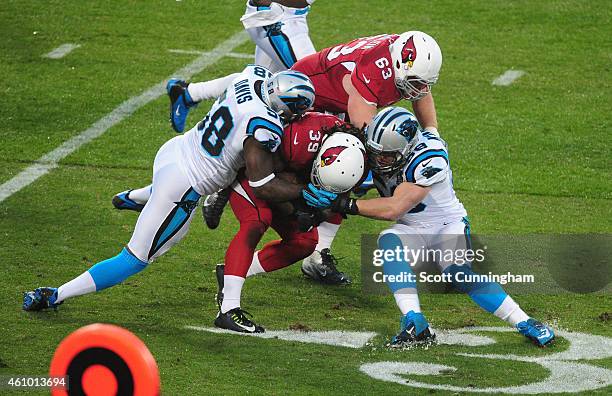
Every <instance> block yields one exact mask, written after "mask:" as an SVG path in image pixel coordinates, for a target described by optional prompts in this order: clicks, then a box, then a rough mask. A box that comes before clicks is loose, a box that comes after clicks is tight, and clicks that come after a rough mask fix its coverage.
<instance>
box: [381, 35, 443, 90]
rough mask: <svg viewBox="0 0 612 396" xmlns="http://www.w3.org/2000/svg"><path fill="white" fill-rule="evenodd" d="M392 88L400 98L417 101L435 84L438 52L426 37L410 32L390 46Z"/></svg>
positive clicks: (440, 53) (432, 40) (440, 54)
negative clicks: (393, 78) (393, 80)
mask: <svg viewBox="0 0 612 396" xmlns="http://www.w3.org/2000/svg"><path fill="white" fill-rule="evenodd" d="M389 50H390V52H391V62H392V66H393V71H394V72H395V86H396V87H397V89H398V90H399V91H400V92H401V93H402V96H403V97H404V99H408V100H410V101H415V100H419V99H421V98H422V97H424V96H425V95H427V94H428V93H429V92H430V90H431V86H432V85H434V84H435V83H436V82H437V81H438V75H439V74H440V68H441V67H442V51H441V50H440V47H439V46H438V43H437V42H436V40H434V39H433V37H431V36H430V35H428V34H426V33H423V32H419V31H410V32H406V33H402V34H400V36H399V37H398V39H397V40H395V41H394V42H393V43H392V44H391V45H390V46H389Z"/></svg>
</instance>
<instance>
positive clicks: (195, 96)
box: [186, 73, 240, 103]
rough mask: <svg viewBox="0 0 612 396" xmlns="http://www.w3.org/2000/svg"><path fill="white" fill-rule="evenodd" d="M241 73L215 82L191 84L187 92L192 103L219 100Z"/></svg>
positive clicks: (217, 79)
mask: <svg viewBox="0 0 612 396" xmlns="http://www.w3.org/2000/svg"><path fill="white" fill-rule="evenodd" d="M239 75H240V73H232V74H229V75H227V76H225V77H220V78H216V79H214V80H209V81H202V82H196V83H190V84H189V85H188V86H187V88H186V90H187V93H188V94H189V99H190V100H191V102H192V103H199V102H201V101H203V100H209V99H217V98H218V97H219V96H221V94H223V92H224V91H225V90H226V89H227V87H229V86H230V84H231V83H232V81H234V79H235V78H236V77H238V76H239Z"/></svg>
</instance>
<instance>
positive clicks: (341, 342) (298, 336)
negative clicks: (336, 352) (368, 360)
mask: <svg viewBox="0 0 612 396" xmlns="http://www.w3.org/2000/svg"><path fill="white" fill-rule="evenodd" d="M185 328H186V329H189V330H196V331H205V332H208V333H217V334H230V335H239V336H251V337H257V338H272V339H278V340H284V341H295V342H304V343H308V344H324V345H334V346H341V347H347V348H363V347H365V346H366V344H367V343H368V342H369V341H370V340H371V339H372V338H373V337H374V336H376V333H374V332H369V331H368V332H366V331H344V330H328V331H300V330H267V331H266V332H265V333H237V332H235V331H230V330H224V329H218V328H216V327H200V326H185Z"/></svg>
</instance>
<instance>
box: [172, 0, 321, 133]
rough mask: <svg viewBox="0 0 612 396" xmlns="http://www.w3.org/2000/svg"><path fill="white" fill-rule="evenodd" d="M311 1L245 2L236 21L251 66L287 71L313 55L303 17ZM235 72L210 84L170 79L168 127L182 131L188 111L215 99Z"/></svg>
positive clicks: (304, 17) (312, 1)
mask: <svg viewBox="0 0 612 396" xmlns="http://www.w3.org/2000/svg"><path fill="white" fill-rule="evenodd" d="M314 1H315V0H275V1H270V0H248V1H247V3H246V11H245V14H244V15H243V17H242V18H241V19H240V20H241V21H242V23H243V25H244V27H245V29H246V31H247V32H248V33H249V35H250V36H251V39H252V40H253V42H254V43H255V64H257V65H260V66H263V67H265V68H267V69H268V70H270V71H272V72H279V71H283V70H287V69H289V68H290V67H291V66H293V64H294V63H295V62H296V61H297V60H298V59H301V58H303V57H305V56H306V55H310V54H313V53H314V52H315V49H314V46H313V44H312V41H311V40H310V35H309V33H308V22H307V19H306V17H307V16H308V13H309V11H310V5H311V4H312V3H314ZM237 75H238V73H234V74H230V75H228V76H225V77H221V78H218V79H215V80H211V81H205V82H197V83H191V84H188V83H186V82H185V81H182V80H176V79H173V80H170V81H169V82H168V85H167V87H166V88H167V92H168V95H169V96H170V99H171V104H170V120H171V122H172V128H173V129H174V130H175V131H176V132H178V133H181V132H183V130H184V128H185V121H186V120H187V114H188V113H189V109H190V108H192V107H194V106H195V105H196V104H197V103H199V102H201V101H202V100H207V99H216V98H218V97H219V96H221V94H223V91H225V89H226V88H227V87H228V85H229V84H230V83H231V82H232V81H233V80H234V79H235V78H236V76H237Z"/></svg>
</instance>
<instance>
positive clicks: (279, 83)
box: [266, 70, 315, 122]
mask: <svg viewBox="0 0 612 396" xmlns="http://www.w3.org/2000/svg"><path fill="white" fill-rule="evenodd" d="M266 93H267V96H268V104H269V105H270V107H271V108H272V110H274V111H275V112H277V113H278V115H280V117H281V118H282V119H283V121H285V122H290V121H292V120H293V119H295V118H297V117H299V116H300V115H302V114H304V113H305V112H306V110H308V109H309V108H311V107H312V105H313V104H314V101H315V89H314V85H312V81H310V78H308V76H307V75H305V74H304V73H300V72H298V71H294V70H285V71H281V72H278V73H274V74H273V75H272V77H270V78H269V79H268V80H267V82H266Z"/></svg>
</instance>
